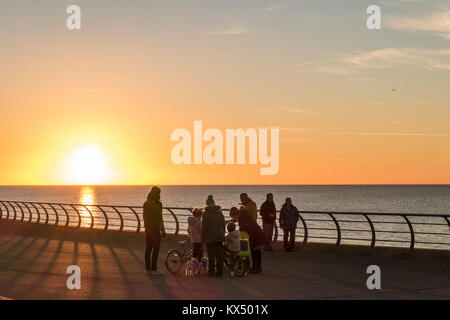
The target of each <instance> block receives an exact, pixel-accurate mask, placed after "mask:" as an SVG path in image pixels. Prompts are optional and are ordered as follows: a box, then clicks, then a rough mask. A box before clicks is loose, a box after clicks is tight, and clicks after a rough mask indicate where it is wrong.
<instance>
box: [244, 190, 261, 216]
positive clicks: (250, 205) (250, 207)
mask: <svg viewBox="0 0 450 320" xmlns="http://www.w3.org/2000/svg"><path fill="white" fill-rule="evenodd" d="M240 198H241V204H242V206H243V207H244V209H245V211H247V212H248V213H250V216H251V217H252V218H253V219H254V220H255V221H257V220H258V208H257V207H256V203H255V201H253V200H252V199H250V198H249V197H248V195H247V194H246V193H241V194H240Z"/></svg>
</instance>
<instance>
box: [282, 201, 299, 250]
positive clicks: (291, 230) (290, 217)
mask: <svg viewBox="0 0 450 320" xmlns="http://www.w3.org/2000/svg"><path fill="white" fill-rule="evenodd" d="M299 218H300V214H299V212H298V210H297V208H296V207H295V206H294V205H292V199H291V198H286V202H285V203H284V204H283V206H282V207H281V210H280V227H281V228H283V234H284V235H283V240H284V241H283V247H284V251H286V252H292V251H294V246H295V229H297V222H298V219H299ZM288 238H289V242H288Z"/></svg>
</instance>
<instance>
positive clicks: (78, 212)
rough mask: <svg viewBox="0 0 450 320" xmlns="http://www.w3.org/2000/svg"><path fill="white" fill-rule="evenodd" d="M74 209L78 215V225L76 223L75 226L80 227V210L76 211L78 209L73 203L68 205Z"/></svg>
mask: <svg viewBox="0 0 450 320" xmlns="http://www.w3.org/2000/svg"><path fill="white" fill-rule="evenodd" d="M70 206H71V207H72V208H73V209H74V210H75V212H76V213H77V215H78V225H77V228H80V227H81V214H80V211H78V209H77V208H76V207H75V206H74V205H70Z"/></svg>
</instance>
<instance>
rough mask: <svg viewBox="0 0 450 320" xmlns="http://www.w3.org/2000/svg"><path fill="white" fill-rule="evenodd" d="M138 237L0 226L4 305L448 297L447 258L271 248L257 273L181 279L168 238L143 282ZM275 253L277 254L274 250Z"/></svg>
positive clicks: (0, 279) (449, 263)
mask: <svg viewBox="0 0 450 320" xmlns="http://www.w3.org/2000/svg"><path fill="white" fill-rule="evenodd" d="M143 236H144V235H143V234H135V233H120V232H111V231H109V232H103V231H90V230H77V229H74V228H68V229H64V228H62V227H50V226H43V225H32V224H25V223H12V222H5V221H1V222H0V296H2V297H7V298H12V299H387V298H393V299H397V298H402V299H403V298H404V299H419V298H420V299H422V298H424V299H431V298H433V299H435V298H440V299H450V259H448V258H447V259H445V258H438V257H430V258H417V257H414V258H413V257H391V256H374V255H371V256H369V255H362V254H354V253H353V254H349V253H343V252H337V253H333V252H317V251H311V250H308V251H302V250H299V251H297V252H294V253H284V252H281V250H277V251H276V252H274V253H272V254H265V255H264V256H263V269H264V272H263V273H262V274H257V275H250V276H248V277H247V278H230V277H229V276H228V275H226V276H224V278H222V279H216V278H210V277H193V278H186V277H185V276H184V275H183V274H181V273H180V274H177V275H173V274H169V273H168V272H167V271H166V270H165V267H164V262H163V260H164V256H165V253H166V252H167V250H168V249H169V248H171V247H174V243H175V238H174V237H173V236H172V237H169V238H168V239H166V240H165V241H164V242H163V246H162V248H161V253H160V258H161V261H160V264H159V267H160V269H161V270H163V271H164V276H159V277H155V276H153V277H152V276H147V275H146V274H145V273H144V267H143V251H144V246H143V244H144V238H143ZM277 249H278V248H277ZM71 264H76V265H79V266H80V268H81V272H82V282H81V286H82V288H81V290H68V289H67V287H66V280H67V277H68V276H69V275H68V274H66V268H67V266H69V265H71ZM371 264H377V265H379V266H380V267H381V272H382V275H381V282H382V283H381V285H382V289H381V290H368V289H367V287H366V279H367V277H368V275H367V274H366V268H367V266H369V265H371Z"/></svg>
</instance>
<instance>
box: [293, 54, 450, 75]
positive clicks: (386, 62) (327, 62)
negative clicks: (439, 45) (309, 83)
mask: <svg viewBox="0 0 450 320" xmlns="http://www.w3.org/2000/svg"><path fill="white" fill-rule="evenodd" d="M396 65H408V66H416V67H419V68H422V69H426V70H429V71H439V70H450V49H445V50H426V49H414V48H385V49H380V50H374V51H366V52H357V53H353V54H339V55H335V56H332V57H330V58H328V59H321V60H315V61H310V62H307V63H303V64H299V66H300V67H301V68H303V69H304V70H305V71H312V72H320V73H329V74H337V75H350V74H354V73H357V72H359V71H361V70H363V69H388V68H392V67H394V66H396Z"/></svg>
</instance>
